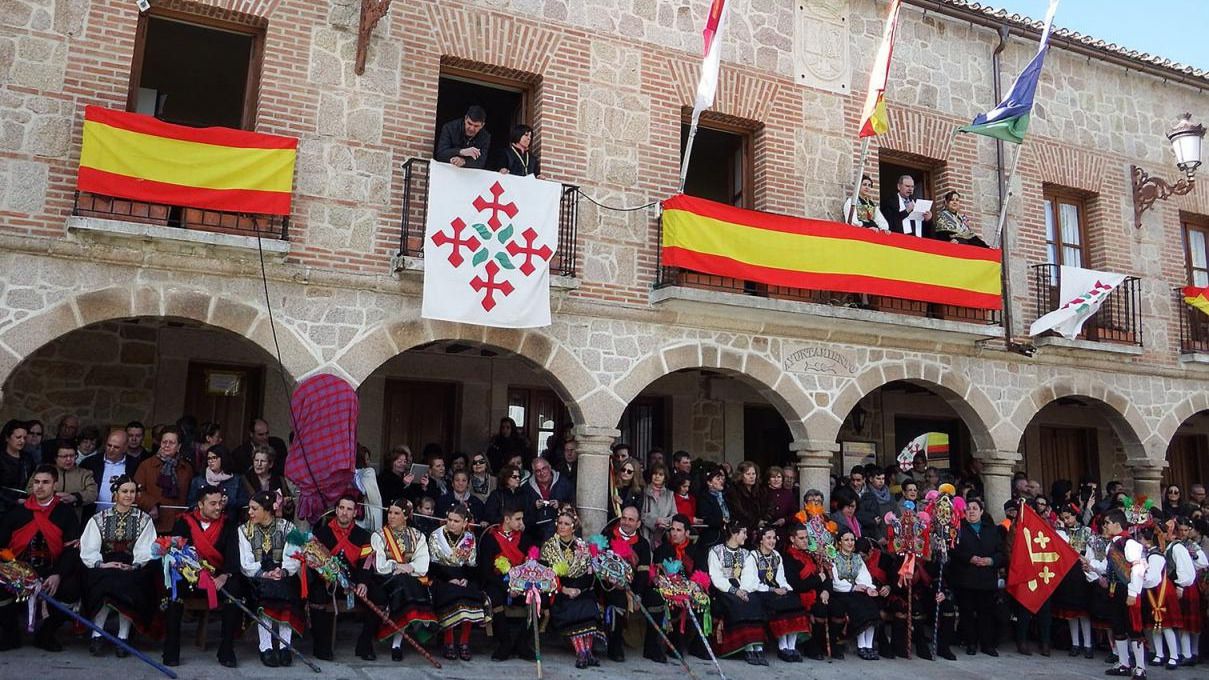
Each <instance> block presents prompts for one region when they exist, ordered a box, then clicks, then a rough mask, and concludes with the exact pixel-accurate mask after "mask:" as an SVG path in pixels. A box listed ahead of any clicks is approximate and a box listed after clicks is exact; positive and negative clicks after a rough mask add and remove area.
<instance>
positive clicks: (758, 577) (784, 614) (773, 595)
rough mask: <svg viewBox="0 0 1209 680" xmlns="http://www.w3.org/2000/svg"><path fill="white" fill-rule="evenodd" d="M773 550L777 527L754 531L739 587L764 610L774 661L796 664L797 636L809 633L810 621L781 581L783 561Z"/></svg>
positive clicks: (786, 585) (775, 543)
mask: <svg viewBox="0 0 1209 680" xmlns="http://www.w3.org/2000/svg"><path fill="white" fill-rule="evenodd" d="M776 547H777V527H775V526H771V525H770V526H765V527H761V528H760V529H757V534H756V548H755V550H752V551H751V552H750V553H748V554H747V560H746V561H744V563H743V575H742V576H741V577H740V578H739V585H740V587H742V588H743V590H746V591H747V592H749V593H751V597H752V598H753V599H754V600H755V601H756V602H758V603H759V604H760V606H761V607H762V608H763V609H764V620H765V621H766V622H767V625H768V631H769V633H771V634H772V636H773V637H775V638H776V639H777V658H779V659H781V660H782V661H788V662H790V663H799V662H801V661H802V656H801V655H800V654H798V650H797V646H798V636H799V635H801V634H803V633H809V632H810V617H809V616H808V615H807V613H806V609H805V608H804V607H803V606H802V601H801V599H799V598H798V596H797V594H796V593H794V592H793V587H792V586H790V585H789V582H788V581H787V580H785V560H784V559H782V557H781V553H779V552H777V550H776Z"/></svg>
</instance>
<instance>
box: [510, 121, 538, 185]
mask: <svg viewBox="0 0 1209 680" xmlns="http://www.w3.org/2000/svg"><path fill="white" fill-rule="evenodd" d="M509 142H511V143H510V144H509V145H508V149H507V150H506V151H504V157H503V158H501V159H500V161H499V170H500V174H501V175H518V176H520V177H527V176H529V175H533V176H534V177H536V178H538V179H545V178H546V177H545V175H543V174H542V166H541V163H540V162H539V161H538V160H537V155H536V154H534V153H533V152H532V151H531V150H530V148H529V147H531V146H532V145H533V128H531V127H529V126H528V125H525V124H523V123H521V124H519V125H513V126H512V135H511V136H510V137H509Z"/></svg>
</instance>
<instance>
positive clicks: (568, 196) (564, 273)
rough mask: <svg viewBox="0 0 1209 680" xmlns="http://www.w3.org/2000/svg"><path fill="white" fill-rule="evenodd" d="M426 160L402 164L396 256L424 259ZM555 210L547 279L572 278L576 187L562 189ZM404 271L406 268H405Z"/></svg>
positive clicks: (415, 160)
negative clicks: (554, 244)
mask: <svg viewBox="0 0 1209 680" xmlns="http://www.w3.org/2000/svg"><path fill="white" fill-rule="evenodd" d="M431 162H432V161H431V160H429V159H427V158H409V159H407V161H406V162H405V163H403V219H402V221H403V224H402V225H401V228H400V231H399V255H400V256H402V257H403V258H416V259H422V258H423V257H424V227H425V224H426V222H427V219H428V164H429V163H431ZM562 187H563V190H562V198H561V203H560V205H559V208H558V249H557V250H556V251H555V252H554V255H553V256H552V257H551V258H550V275H551V276H561V277H566V278H568V279H570V278H574V277H575V240H576V234H575V232H576V227H577V226H578V224H579V186H578V185H574V184H563V185H562ZM405 268H406V267H405Z"/></svg>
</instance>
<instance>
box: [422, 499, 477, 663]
mask: <svg viewBox="0 0 1209 680" xmlns="http://www.w3.org/2000/svg"><path fill="white" fill-rule="evenodd" d="M471 519H473V518H472V517H471V515H470V510H469V509H467V507H466V504H465V503H455V504H454V505H452V506H450V507H449V509H448V510H446V511H445V526H443V527H441V528H439V529H437V530H436V531H434V532H432V534H431V535H430V536H429V537H428V547H429V553H430V555H431V563H430V565H429V573H430V574H431V575H432V606H433V608H434V609H435V610H436V614H437V623H438V624H439V625H440V626H441V630H443V631H445V658H446V659H461V660H463V661H469V660H470V627H471V626H473V625H474V624H476V623H483V622H484V621H486V620H487V609H486V607H485V606H484V603H485V602H486V596H484V595H483V591H482V590H479V588H478V586H476V585H475V584H474V583H473V580H472V579H473V576H474V573H475V569H476V564H475V558H476V556H477V553H478V545H477V542H476V541H475V539H474V534H472V533H471V532H470V531H468V527H469V524H470V521H471ZM455 631H456V632H457V646H456V647H455V646H454V632H455Z"/></svg>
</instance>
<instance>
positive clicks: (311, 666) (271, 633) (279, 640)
mask: <svg viewBox="0 0 1209 680" xmlns="http://www.w3.org/2000/svg"><path fill="white" fill-rule="evenodd" d="M218 592H219V593H221V594H222V596H223V597H225V598H227V599H228V600H230V601H231V604H233V605H235V606H236V607H239V609H240V611H242V612H243V613H244V614H247V615H248V616H250V617H252V620H253V621H255V622H256V624H257V625H258V626H260V627H261V628H264V629H265V630H266V631H268V633H269V636H271V637H272V638H273V641H274V642H276V643H277V644H279V645H281V646H282V648H284V649H285V650H286V651H287V652H289V653H291V654H293V655H294V656H296V657H298V660H299V661H301V662H302V663H304V664H305V665H306V667H307V668H309V669H311V670H312V671H315V672H316V673H322V672H323V671H322V669H320V668H319V666H317V665H316V664H315V662H314V661H311V660H310V659H308V658H307V657H306V656H304V655H303V654H302V652H300V651H298V650H297V649H294V646H293V645H291V644H290V643H288V642H286V641H285V640H283V639H282V638H281V635H279V634H278V633H277V631H275V630H273V627H272V626H270V625H269V624H267V623H265V622H264V621H263V620H261V618H260V617H259V616H257V615H256V614H254V613H253V612H252V610H251V609H248V606H247V605H245V604H244V603H243V602H240V601H239V599H238V598H236V597H235V596H234V595H232V594H231V593H228V592H227V589H226V588H219V589H218Z"/></svg>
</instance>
